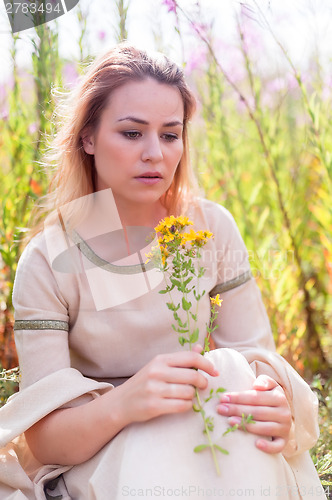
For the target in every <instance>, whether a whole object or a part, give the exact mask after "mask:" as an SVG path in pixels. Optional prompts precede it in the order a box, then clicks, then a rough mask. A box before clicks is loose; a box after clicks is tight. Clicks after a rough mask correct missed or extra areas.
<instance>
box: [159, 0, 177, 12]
mask: <svg viewBox="0 0 332 500" xmlns="http://www.w3.org/2000/svg"><path fill="white" fill-rule="evenodd" d="M162 4H163V5H166V7H167V9H168V12H176V7H177V5H176V1H175V0H163V1H162Z"/></svg>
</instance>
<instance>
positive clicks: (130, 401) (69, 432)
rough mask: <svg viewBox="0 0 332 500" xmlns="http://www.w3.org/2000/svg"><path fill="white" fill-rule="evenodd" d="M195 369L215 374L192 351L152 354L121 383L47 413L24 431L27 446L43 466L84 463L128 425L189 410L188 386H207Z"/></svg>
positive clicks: (192, 392) (203, 359) (206, 361)
mask: <svg viewBox="0 0 332 500" xmlns="http://www.w3.org/2000/svg"><path fill="white" fill-rule="evenodd" d="M192 368H195V370H193V369H192ZM198 369H200V370H202V371H204V372H206V373H207V374H209V375H211V376H216V375H218V372H217V371H216V370H215V369H214V367H213V365H212V363H211V362H210V361H208V360H207V359H205V358H204V357H203V356H201V355H200V354H198V353H197V352H177V353H174V354H164V355H159V356H156V357H155V358H154V359H153V360H152V361H151V362H150V363H148V364H147V365H146V366H145V367H144V368H142V369H141V370H140V371H139V372H137V373H136V374H135V375H134V376H133V377H132V378H130V379H129V380H128V381H126V382H125V383H124V384H122V385H120V386H118V387H116V388H114V389H112V390H111V391H109V392H107V393H105V394H103V395H101V396H100V397H97V398H96V399H94V400H93V401H91V402H89V403H86V404H84V405H82V406H77V407H75V408H66V409H59V410H56V411H54V412H52V413H51V414H49V415H47V416H46V417H45V418H43V419H42V420H40V421H39V422H37V423H36V424H35V425H33V426H32V427H31V428H30V429H28V430H27V431H26V433H25V435H26V439H27V442H28V445H29V447H30V449H31V451H32V453H33V454H34V455H35V457H36V458H37V459H38V460H39V461H40V462H42V463H45V464H65V465H76V464H79V463H82V462H85V461H86V460H89V459H90V458H91V457H93V456H94V455H95V454H96V453H97V452H98V451H99V450H100V449H101V448H102V447H103V446H104V445H105V444H106V443H108V442H109V441H110V440H111V439H112V438H113V437H114V436H115V435H116V434H117V433H118V432H120V431H121V429H123V428H124V427H126V426H127V425H129V424H131V423H133V422H144V421H146V420H150V419H152V418H155V417H158V416H159V415H164V414H167V413H181V412H185V411H188V410H190V409H191V407H192V399H193V397H194V387H197V388H199V389H205V388H206V386H207V379H206V378H205V377H204V375H202V374H201V373H200V372H198V371H197V370H198Z"/></svg>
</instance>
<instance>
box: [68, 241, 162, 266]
mask: <svg viewBox="0 0 332 500" xmlns="http://www.w3.org/2000/svg"><path fill="white" fill-rule="evenodd" d="M70 236H71V239H72V240H73V242H74V243H75V245H76V246H77V247H78V249H79V250H80V251H81V252H82V254H83V255H84V256H85V257H86V258H87V259H88V260H89V261H90V262H92V263H93V264H95V266H97V267H101V268H103V269H104V270H105V271H110V272H111V273H115V274H138V273H142V272H143V273H145V272H146V271H149V270H150V269H153V268H154V264H153V262H152V261H149V262H148V263H147V264H144V263H142V264H135V265H131V266H116V265H114V264H111V263H110V262H107V260H104V259H102V258H101V257H99V256H98V255H97V254H96V253H95V252H94V251H93V250H92V248H91V247H90V246H89V245H88V244H87V243H86V241H84V240H83V239H82V238H81V237H80V235H79V234H78V233H77V232H76V231H73V232H72V234H71V235H70Z"/></svg>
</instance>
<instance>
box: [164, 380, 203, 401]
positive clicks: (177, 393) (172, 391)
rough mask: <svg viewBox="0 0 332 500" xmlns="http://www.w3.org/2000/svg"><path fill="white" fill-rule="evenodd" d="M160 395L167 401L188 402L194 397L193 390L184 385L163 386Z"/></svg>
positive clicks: (190, 386)
mask: <svg viewBox="0 0 332 500" xmlns="http://www.w3.org/2000/svg"><path fill="white" fill-rule="evenodd" d="M160 395H161V396H162V397H164V398H167V399H185V400H190V401H192V399H193V398H194V396H195V388H194V387H193V386H192V385H186V384H164V387H163V389H162V390H161V393H160Z"/></svg>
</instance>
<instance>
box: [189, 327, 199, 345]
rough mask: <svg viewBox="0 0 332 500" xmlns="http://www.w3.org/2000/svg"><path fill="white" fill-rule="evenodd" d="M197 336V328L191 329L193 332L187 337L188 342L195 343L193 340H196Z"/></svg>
mask: <svg viewBox="0 0 332 500" xmlns="http://www.w3.org/2000/svg"><path fill="white" fill-rule="evenodd" d="M198 336H199V329H198V328H195V330H194V331H193V333H192V334H191V335H190V337H189V342H190V343H191V344H195V342H197V340H198Z"/></svg>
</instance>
